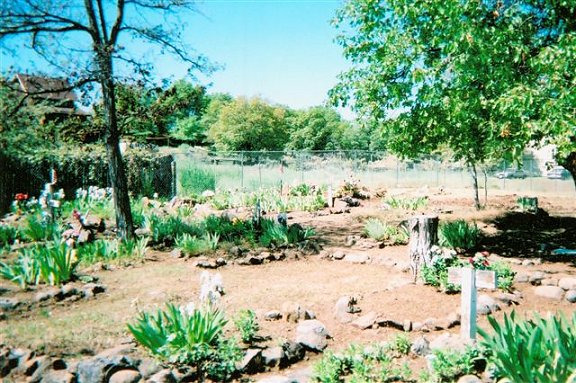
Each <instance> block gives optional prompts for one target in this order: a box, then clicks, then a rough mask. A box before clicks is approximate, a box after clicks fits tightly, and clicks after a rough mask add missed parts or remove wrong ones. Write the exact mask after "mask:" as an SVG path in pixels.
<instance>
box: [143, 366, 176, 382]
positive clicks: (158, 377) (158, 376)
mask: <svg viewBox="0 0 576 383" xmlns="http://www.w3.org/2000/svg"><path fill="white" fill-rule="evenodd" d="M146 382H147V383H176V382H177V380H176V377H175V376H174V374H173V373H172V371H171V370H169V369H167V368H166V369H163V370H160V371H158V372H157V373H155V374H154V375H152V376H151V377H149V378H148V380H147V381H146Z"/></svg>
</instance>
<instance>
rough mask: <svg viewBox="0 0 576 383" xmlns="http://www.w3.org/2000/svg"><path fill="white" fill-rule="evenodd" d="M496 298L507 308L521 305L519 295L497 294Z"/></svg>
mask: <svg viewBox="0 0 576 383" xmlns="http://www.w3.org/2000/svg"><path fill="white" fill-rule="evenodd" d="M494 298H495V299H496V300H497V301H499V302H500V303H502V304H504V305H506V306H510V305H512V304H515V305H517V304H520V299H519V298H520V297H519V296H518V295H515V294H510V293H498V294H496V296H495V297H494Z"/></svg>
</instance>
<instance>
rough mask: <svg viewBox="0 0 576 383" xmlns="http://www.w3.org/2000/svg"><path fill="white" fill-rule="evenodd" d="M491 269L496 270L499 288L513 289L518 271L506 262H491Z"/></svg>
mask: <svg viewBox="0 0 576 383" xmlns="http://www.w3.org/2000/svg"><path fill="white" fill-rule="evenodd" d="M489 270H492V271H494V272H496V280H497V281H498V288H499V289H501V290H506V291H511V290H512V285H513V284H514V276H515V275H516V273H515V272H514V271H512V268H511V267H510V265H509V264H508V263H505V262H492V263H490V266H489Z"/></svg>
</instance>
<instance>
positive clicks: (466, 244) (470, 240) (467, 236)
mask: <svg viewBox="0 0 576 383" xmlns="http://www.w3.org/2000/svg"><path fill="white" fill-rule="evenodd" d="M439 231H440V232H439V234H440V235H439V237H440V238H439V239H440V241H439V242H440V246H445V247H450V248H452V249H454V250H456V251H457V252H466V251H469V250H472V249H474V248H475V247H476V246H477V245H478V241H479V238H480V229H479V228H478V226H476V224H473V225H471V224H468V222H466V221H465V220H463V219H459V220H456V221H452V222H446V223H444V224H442V225H440V230H439Z"/></svg>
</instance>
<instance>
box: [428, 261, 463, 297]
mask: <svg viewBox="0 0 576 383" xmlns="http://www.w3.org/2000/svg"><path fill="white" fill-rule="evenodd" d="M464 265H465V263H464V262H463V261H462V260H460V259H459V258H458V257H457V256H456V255H450V256H446V255H443V254H440V255H435V256H433V257H432V264H431V266H426V265H424V267H423V268H422V280H423V281H424V283H425V284H427V285H432V286H439V287H441V288H442V290H443V291H446V292H454V291H460V287H459V286H455V285H453V284H451V283H448V268H449V267H462V266H464Z"/></svg>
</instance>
